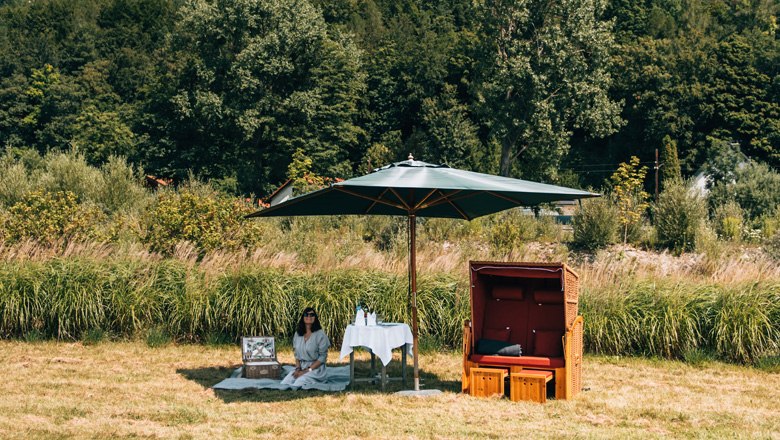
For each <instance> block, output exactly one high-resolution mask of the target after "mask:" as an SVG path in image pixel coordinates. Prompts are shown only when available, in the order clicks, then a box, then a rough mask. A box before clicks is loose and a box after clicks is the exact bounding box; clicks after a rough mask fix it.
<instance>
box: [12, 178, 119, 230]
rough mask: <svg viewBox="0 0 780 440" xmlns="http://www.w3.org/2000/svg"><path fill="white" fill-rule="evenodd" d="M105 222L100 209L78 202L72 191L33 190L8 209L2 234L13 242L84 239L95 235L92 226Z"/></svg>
mask: <svg viewBox="0 0 780 440" xmlns="http://www.w3.org/2000/svg"><path fill="white" fill-rule="evenodd" d="M103 221H105V214H104V213H103V212H102V211H101V210H100V209H99V208H97V207H96V206H94V205H89V204H80V203H78V201H77V199H76V195H75V194H73V193H72V192H69V191H68V192H41V191H34V192H32V193H30V194H27V195H25V196H24V197H23V198H22V200H20V201H19V202H17V203H16V204H14V205H13V206H11V207H10V208H9V209H8V214H7V217H6V220H5V224H4V225H3V227H4V229H5V231H4V234H3V235H4V239H5V240H7V241H10V242H16V241H19V240H23V239H33V240H38V241H43V242H49V243H54V242H57V241H58V240H61V239H84V238H88V237H90V236H93V231H94V229H93V228H94V227H95V226H96V225H98V224H100V223H101V222H103Z"/></svg>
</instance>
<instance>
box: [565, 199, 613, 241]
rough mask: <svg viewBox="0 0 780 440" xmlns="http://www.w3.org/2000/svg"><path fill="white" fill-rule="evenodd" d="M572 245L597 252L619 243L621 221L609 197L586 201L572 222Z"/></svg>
mask: <svg viewBox="0 0 780 440" xmlns="http://www.w3.org/2000/svg"><path fill="white" fill-rule="evenodd" d="M572 229H573V232H574V235H573V238H572V244H573V245H574V246H575V247H579V248H582V249H588V250H595V249H600V248H603V247H606V246H609V245H611V244H614V243H617V242H618V237H619V234H620V219H619V213H618V211H617V208H616V207H615V205H614V204H613V203H612V201H611V200H610V199H609V198H608V197H602V198H598V199H590V200H584V201H583V202H582V205H581V206H580V208H579V209H578V210H577V213H576V214H575V216H574V219H573V221H572Z"/></svg>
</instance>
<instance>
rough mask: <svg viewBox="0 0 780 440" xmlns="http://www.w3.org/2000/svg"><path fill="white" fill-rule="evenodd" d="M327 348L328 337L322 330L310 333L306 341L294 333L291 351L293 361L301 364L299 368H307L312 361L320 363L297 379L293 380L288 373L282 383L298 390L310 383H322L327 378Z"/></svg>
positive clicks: (328, 343)
mask: <svg viewBox="0 0 780 440" xmlns="http://www.w3.org/2000/svg"><path fill="white" fill-rule="evenodd" d="M328 347H330V340H328V337H327V336H326V335H325V332H324V331H322V330H317V331H316V332H312V334H311V336H309V340H308V341H307V340H305V339H304V338H303V336H298V333H295V336H293V350H294V352H295V359H297V360H298V361H300V363H301V368H302V369H304V370H305V369H307V368H309V366H310V365H311V364H313V363H314V361H320V366H319V367H317V368H316V369H314V370H312V371H310V372H308V373H306V374H304V375H303V376H301V377H299V378H298V379H295V378H294V377H293V373H290V374H288V375H287V376H286V377H285V378H284V379H283V380H282V383H283V384H285V385H290V386H292V387H293V388H299V387H302V386H305V385H307V384H309V383H312V382H324V381H325V380H326V378H327V373H326V371H325V360H327V358H328Z"/></svg>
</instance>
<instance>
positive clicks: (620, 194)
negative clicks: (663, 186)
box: [610, 156, 649, 243]
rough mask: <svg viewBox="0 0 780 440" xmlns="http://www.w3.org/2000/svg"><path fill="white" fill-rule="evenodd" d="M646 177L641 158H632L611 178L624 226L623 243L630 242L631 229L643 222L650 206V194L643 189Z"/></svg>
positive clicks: (621, 222) (620, 218)
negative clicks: (648, 200) (640, 164)
mask: <svg viewBox="0 0 780 440" xmlns="http://www.w3.org/2000/svg"><path fill="white" fill-rule="evenodd" d="M646 175H647V167H640V166H639V158H638V157H636V156H632V157H631V161H630V162H629V163H625V162H624V163H621V164H620V166H619V167H618V169H617V171H615V173H614V174H612V176H611V177H610V180H611V181H612V191H613V197H614V200H615V203H616V204H617V209H618V213H619V217H618V219H619V220H620V224H621V225H622V226H623V243H627V242H628V230H629V228H630V227H632V226H635V225H637V224H638V223H639V222H640V221H641V220H642V214H644V212H645V210H646V209H647V207H648V206H649V204H648V203H647V199H648V197H649V194H647V193H646V192H645V191H644V190H643V189H642V188H643V185H644V180H645V176H646Z"/></svg>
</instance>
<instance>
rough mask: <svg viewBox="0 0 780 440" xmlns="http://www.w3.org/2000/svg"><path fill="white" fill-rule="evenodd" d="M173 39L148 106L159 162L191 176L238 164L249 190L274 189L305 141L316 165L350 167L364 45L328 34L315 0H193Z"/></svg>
mask: <svg viewBox="0 0 780 440" xmlns="http://www.w3.org/2000/svg"><path fill="white" fill-rule="evenodd" d="M180 13H181V19H180V20H179V21H178V23H177V25H176V30H175V32H174V33H173V34H172V37H173V38H171V40H170V41H171V45H170V47H169V48H167V50H168V52H169V53H170V55H171V56H172V57H173V59H175V61H174V62H173V63H172V64H171V66H172V69H171V70H170V71H169V72H167V73H166V77H165V78H164V79H163V78H161V79H160V81H159V82H158V84H157V85H156V88H155V90H154V93H153V100H152V102H150V103H149V107H148V111H149V112H152V113H154V112H156V111H163V115H162V116H163V117H162V118H160V119H155V120H150V124H151V129H152V130H154V131H155V132H157V133H160V135H161V137H162V142H159V143H157V144H156V145H150V149H149V150H147V151H146V152H145V155H146V157H147V158H148V159H149V160H150V162H151V163H152V164H153V166H154V167H160V168H165V169H167V170H170V171H171V172H173V173H174V174H175V175H177V176H179V177H184V175H186V173H187V172H188V170H190V169H192V170H194V171H195V173H196V174H197V175H198V176H201V177H203V178H218V177H222V176H225V175H230V174H233V173H235V174H236V176H237V178H238V181H239V182H240V184H241V190H242V191H244V192H249V191H251V190H256V189H258V188H261V185H263V187H262V189H263V190H267V189H270V188H271V187H272V184H273V183H275V182H279V181H281V180H282V179H283V177H284V171H285V169H286V164H288V163H289V161H290V157H291V155H292V154H293V152H295V151H296V150H298V149H301V150H303V151H304V152H305V153H306V155H307V156H309V157H310V158H311V159H312V161H313V171H314V172H315V173H316V174H318V175H327V176H335V175H344V174H346V173H351V167H350V166H349V164H347V166H346V167H345V161H346V160H347V159H348V157H349V155H350V154H351V153H352V152H353V151H354V150H355V149H356V148H357V147H358V145H360V143H361V142H362V141H363V130H362V128H361V127H359V126H358V125H357V123H356V119H357V117H358V110H357V104H358V102H359V100H360V96H361V94H362V93H363V92H364V88H365V78H364V74H363V73H362V71H361V63H360V57H359V50H358V49H357V47H356V46H355V45H354V44H353V43H352V42H351V40H350V39H349V38H348V37H347V36H346V35H342V34H339V33H333V34H329V32H328V30H327V28H326V26H325V23H324V21H323V19H322V16H321V14H320V13H319V11H318V10H317V9H315V8H314V7H313V6H312V5H311V4H310V3H309V2H308V1H307V0H289V1H270V0H266V1H254V0H241V1H224V0H214V1H205V2H191V3H185V4H184V5H183V6H182V7H181V9H180Z"/></svg>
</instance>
